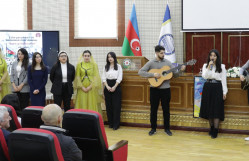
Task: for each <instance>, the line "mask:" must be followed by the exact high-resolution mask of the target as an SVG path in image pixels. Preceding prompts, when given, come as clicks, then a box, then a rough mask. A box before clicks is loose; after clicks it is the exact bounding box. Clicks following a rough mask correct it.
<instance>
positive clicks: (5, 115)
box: [0, 106, 11, 143]
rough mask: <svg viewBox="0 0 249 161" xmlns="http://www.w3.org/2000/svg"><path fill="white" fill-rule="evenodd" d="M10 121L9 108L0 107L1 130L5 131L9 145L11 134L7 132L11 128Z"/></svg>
mask: <svg viewBox="0 0 249 161" xmlns="http://www.w3.org/2000/svg"><path fill="white" fill-rule="evenodd" d="M10 120H11V117H10V115H9V112H8V110H7V108H6V107H4V106H0V128H1V129H2V131H3V135H4V138H5V140H6V143H8V136H9V134H10V132H9V131H8V130H6V129H8V128H9V127H10Z"/></svg>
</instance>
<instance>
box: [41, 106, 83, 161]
mask: <svg viewBox="0 0 249 161" xmlns="http://www.w3.org/2000/svg"><path fill="white" fill-rule="evenodd" d="M41 118H42V120H43V122H44V124H45V125H42V126H40V128H41V129H44V130H49V131H51V132H53V133H54V134H55V135H56V136H57V138H58V140H59V142H60V146H61V152H62V155H63V157H64V160H65V161H82V152H81V150H80V149H79V148H78V146H77V145H76V143H75V141H74V140H73V138H72V137H70V136H66V135H64V133H65V129H62V128H61V127H62V111H61V108H60V107H59V106H58V105H56V104H50V105H47V106H45V107H44V109H43V110H42V116H41Z"/></svg>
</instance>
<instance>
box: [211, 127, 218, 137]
mask: <svg viewBox="0 0 249 161" xmlns="http://www.w3.org/2000/svg"><path fill="white" fill-rule="evenodd" d="M218 132H219V130H218V129H216V128H214V132H213V134H212V135H211V138H212V139H215V138H217V136H218Z"/></svg>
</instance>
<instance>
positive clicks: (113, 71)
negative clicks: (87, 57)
mask: <svg viewBox="0 0 249 161" xmlns="http://www.w3.org/2000/svg"><path fill="white" fill-rule="evenodd" d="M122 78H123V70H122V67H121V65H119V64H118V62H117V57H116V54H115V53H114V52H109V53H108V54H107V57H106V65H105V67H104V70H103V75H102V81H103V83H104V85H105V89H104V94H105V105H106V111H107V118H108V123H109V127H110V128H113V130H117V129H118V128H119V124H120V112H121V96H122V95H121V94H122V93H121V87H120V83H121V81H122Z"/></svg>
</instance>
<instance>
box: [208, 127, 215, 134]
mask: <svg viewBox="0 0 249 161" xmlns="http://www.w3.org/2000/svg"><path fill="white" fill-rule="evenodd" d="M213 133H214V126H211V127H210V130H209V132H208V135H209V136H212V135H213Z"/></svg>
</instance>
